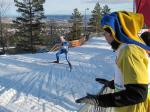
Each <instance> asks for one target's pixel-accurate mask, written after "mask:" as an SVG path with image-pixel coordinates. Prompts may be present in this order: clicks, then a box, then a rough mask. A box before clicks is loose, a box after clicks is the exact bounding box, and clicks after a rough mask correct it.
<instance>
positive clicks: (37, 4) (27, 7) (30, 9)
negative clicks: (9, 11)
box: [13, 0, 45, 52]
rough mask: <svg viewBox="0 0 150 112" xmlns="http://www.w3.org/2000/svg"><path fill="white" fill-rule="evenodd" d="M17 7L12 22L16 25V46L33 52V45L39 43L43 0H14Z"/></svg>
mask: <svg viewBox="0 0 150 112" xmlns="http://www.w3.org/2000/svg"><path fill="white" fill-rule="evenodd" d="M14 2H15V6H16V7H18V9H17V12H19V13H20V17H17V18H16V20H14V21H13V22H14V23H15V25H16V28H17V32H16V35H17V37H18V39H17V40H18V45H20V47H22V48H23V49H27V50H31V51H32V52H33V51H34V45H37V44H40V43H41V38H40V35H41V28H42V26H43V23H42V21H41V20H42V19H43V18H44V17H45V16H44V9H43V3H44V2H45V0H20V1H18V0H14Z"/></svg>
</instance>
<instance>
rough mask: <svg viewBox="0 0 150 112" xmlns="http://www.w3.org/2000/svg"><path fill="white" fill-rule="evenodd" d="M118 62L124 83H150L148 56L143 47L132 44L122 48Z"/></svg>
mask: <svg viewBox="0 0 150 112" xmlns="http://www.w3.org/2000/svg"><path fill="white" fill-rule="evenodd" d="M117 64H118V66H119V68H120V70H121V72H122V75H123V81H124V84H148V56H146V52H145V50H143V49H142V48H140V47H138V46H136V45H133V44H130V45H128V46H126V47H125V48H123V49H121V51H120V53H119V57H118V59H117Z"/></svg>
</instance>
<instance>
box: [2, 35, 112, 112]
mask: <svg viewBox="0 0 150 112" xmlns="http://www.w3.org/2000/svg"><path fill="white" fill-rule="evenodd" d="M55 53H56V52H48V53H37V54H22V55H2V56H0V112H76V111H77V110H78V109H79V108H81V107H82V105H80V104H76V103H75V99H77V98H80V97H83V96H85V95H86V92H88V93H93V94H96V93H97V92H98V91H99V90H100V88H101V87H102V85H100V84H98V83H96V82H95V78H96V77H101V78H105V79H111V78H112V77H113V61H112V60H113V58H114V56H113V52H112V50H111V49H110V47H109V46H108V44H107V43H106V41H105V40H104V38H96V37H94V38H92V39H90V40H89V41H88V42H86V43H85V45H83V46H81V47H76V48H71V49H69V60H70V62H71V63H72V66H73V69H72V71H71V72H70V71H69V67H68V65H67V62H66V61H65V58H64V56H63V55H62V56H61V62H62V63H64V64H53V63H50V62H51V61H53V60H55Z"/></svg>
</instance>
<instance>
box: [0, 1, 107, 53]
mask: <svg viewBox="0 0 150 112" xmlns="http://www.w3.org/2000/svg"><path fill="white" fill-rule="evenodd" d="M14 3H15V6H16V7H17V12H18V13H19V16H17V17H16V19H15V20H13V25H11V28H12V27H13V28H14V29H15V33H14V34H13V36H11V38H10V43H13V44H12V45H15V46H16V48H17V49H19V50H21V51H29V52H32V53H34V52H36V50H37V48H36V46H38V45H48V44H49V43H53V44H55V41H57V40H58V37H59V35H61V34H63V33H64V32H65V31H63V32H61V31H58V30H55V31H54V32H55V33H53V34H51V35H50V36H48V35H46V32H45V30H44V29H45V28H49V27H50V26H48V25H49V24H48V23H46V22H45V21H43V19H45V18H46V16H45V15H44V7H43V4H44V3H45V0H20V1H18V0H14ZM0 12H1V10H0ZM91 13H92V14H91V15H90V19H89V20H86V19H85V20H84V16H86V15H84V16H83V15H82V14H81V13H80V12H79V10H78V9H77V8H76V9H74V10H73V13H72V15H71V17H70V19H69V21H68V22H69V23H70V24H71V27H70V28H69V31H67V37H68V38H67V39H68V40H76V39H80V38H81V36H84V35H86V36H87V35H89V34H90V33H99V32H100V31H101V28H100V21H101V18H102V16H103V15H105V14H108V13H110V8H109V7H108V6H107V5H105V6H103V7H101V6H100V4H99V3H98V2H97V3H96V5H95V8H94V9H93V11H92V12H91ZM0 14H1V13H0ZM88 16H89V15H88ZM1 18H2V16H1V15H0V46H1V47H2V52H3V53H5V51H6V49H5V47H6V46H7V45H6V43H7V42H6V40H7V39H6V36H4V34H5V33H4V27H3V25H4V24H3V23H2V22H1ZM85 22H86V23H85ZM52 25H53V26H54V25H57V24H52ZM9 27H10V26H9ZM53 44H52V45H53Z"/></svg>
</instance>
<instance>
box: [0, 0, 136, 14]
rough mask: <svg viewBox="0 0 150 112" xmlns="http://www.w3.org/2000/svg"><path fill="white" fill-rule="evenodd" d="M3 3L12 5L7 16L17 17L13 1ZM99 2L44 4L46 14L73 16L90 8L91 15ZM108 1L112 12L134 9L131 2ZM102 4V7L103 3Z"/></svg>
mask: <svg viewBox="0 0 150 112" xmlns="http://www.w3.org/2000/svg"><path fill="white" fill-rule="evenodd" d="M1 1H5V2H7V3H8V4H10V8H9V10H7V12H6V14H7V15H17V13H16V7H15V6H14V2H13V0H0V2H1ZM97 1H101V0H46V2H45V4H44V9H45V14H66V15H69V14H72V12H73V9H75V8H78V9H79V11H80V12H81V13H82V14H84V13H85V9H86V8H89V11H86V12H87V13H90V12H91V11H92V10H93V9H94V6H95V4H96V2H97ZM103 1H106V0H103ZM108 1H109V2H110V1H111V2H110V3H109V4H107V5H108V6H109V7H110V8H111V11H117V10H128V11H132V9H133V3H132V2H129V1H131V0H108ZM112 1H113V2H112ZM114 1H115V2H114ZM120 1H121V2H120ZM122 1H125V2H122ZM105 3H106V2H105ZM100 4H101V5H102V3H100Z"/></svg>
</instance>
